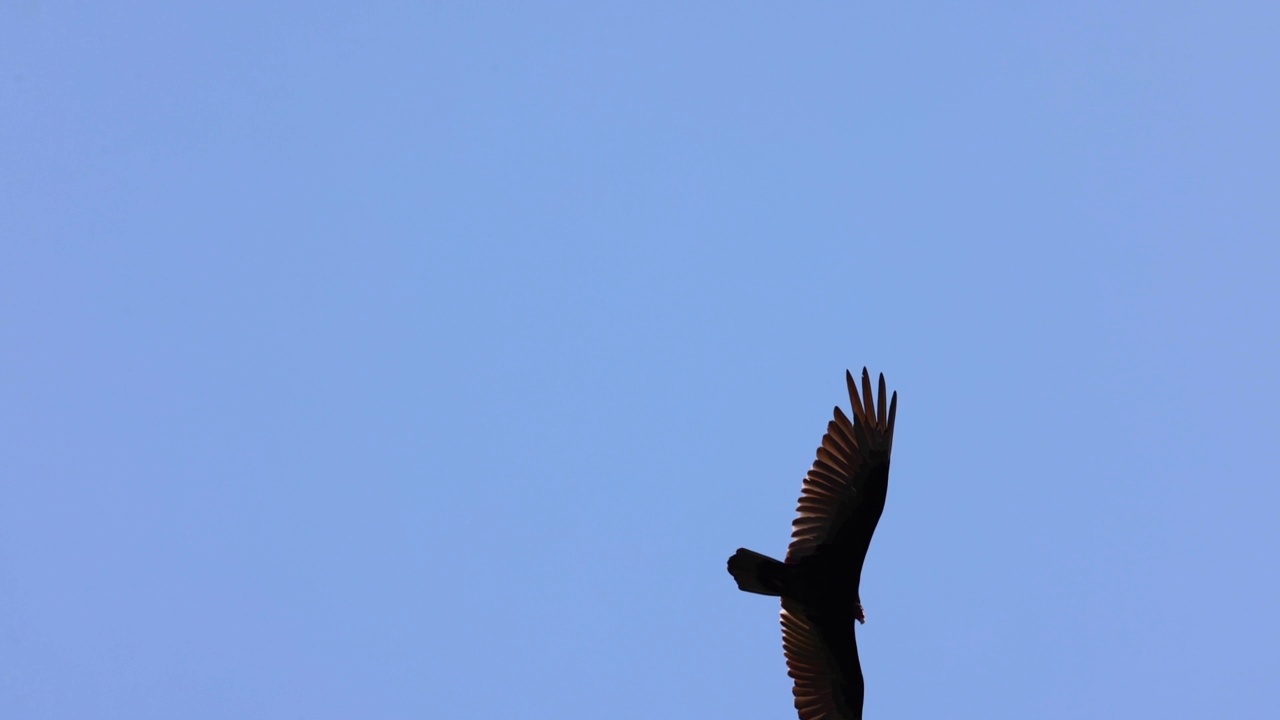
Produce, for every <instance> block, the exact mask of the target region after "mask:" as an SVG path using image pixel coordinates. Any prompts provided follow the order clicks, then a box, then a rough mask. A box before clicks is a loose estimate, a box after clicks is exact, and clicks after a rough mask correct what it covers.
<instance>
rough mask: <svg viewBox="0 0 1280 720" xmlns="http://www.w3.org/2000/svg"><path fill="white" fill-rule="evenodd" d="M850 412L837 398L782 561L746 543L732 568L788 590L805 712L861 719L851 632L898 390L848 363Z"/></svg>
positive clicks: (748, 587) (881, 494)
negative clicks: (875, 384)
mask: <svg viewBox="0 0 1280 720" xmlns="http://www.w3.org/2000/svg"><path fill="white" fill-rule="evenodd" d="M845 377H846V379H847V381H848V386H849V400H850V402H851V403H852V405H853V419H852V420H850V419H849V418H848V417H847V416H846V415H845V414H844V413H843V412H842V411H841V410H840V408H839V407H837V408H836V409H835V418H834V419H833V420H832V421H831V422H830V423H829V424H828V425H827V434H826V435H825V436H823V438H822V445H821V446H820V447H819V448H818V457H817V459H816V460H815V461H814V463H813V467H812V468H810V470H809V474H808V475H807V476H805V479H804V485H803V486H802V488H801V493H800V502H799V507H798V508H797V513H798V515H797V517H796V519H795V521H794V522H793V523H792V532H791V545H790V547H789V548H788V549H787V557H786V561H785V562H779V561H777V560H774V559H772V558H770V557H768V556H765V555H761V554H760V553H757V552H753V551H751V550H747V549H745V548H739V550H738V551H737V552H736V553H734V555H733V556H732V557H731V558H729V573H730V574H731V575H733V578H734V580H735V581H736V582H737V583H738V588H739V589H741V590H743V591H745V592H753V593H758V594H761V595H776V596H780V597H781V598H782V643H783V650H784V652H785V654H786V657H787V669H788V673H787V674H788V675H790V676H791V677H792V679H793V680H794V681H795V687H794V694H795V706H796V711H797V712H798V713H799V716H800V719H801V720H861V718H862V700H863V681H862V665H861V663H860V661H859V659H858V643H857V639H856V637H855V635H854V625H855V624H856V622H861V621H864V620H865V617H864V615H863V611H862V603H861V596H860V594H859V591H860V588H859V585H860V582H861V577H862V564H863V561H864V560H865V559H866V556H867V548H868V546H869V545H870V544H871V536H872V534H873V533H874V532H875V529H876V525H877V523H879V521H880V514H881V512H883V510H884V502H885V496H886V492H887V490H888V486H889V456H890V454H891V452H892V449H893V423H894V418H895V416H896V414H897V406H898V395H897V393H894V394H893V397H892V399H891V400H890V401H889V402H888V403H886V402H885V383H884V376H883V375H881V376H880V387H879V397H878V402H877V401H876V400H875V399H873V396H872V392H871V376H870V374H869V373H868V372H867V371H866V369H865V368H864V369H863V371H862V393H861V397H859V393H858V386H857V384H856V383H855V382H854V380H853V376H852V375H851V374H849V373H846V374H845Z"/></svg>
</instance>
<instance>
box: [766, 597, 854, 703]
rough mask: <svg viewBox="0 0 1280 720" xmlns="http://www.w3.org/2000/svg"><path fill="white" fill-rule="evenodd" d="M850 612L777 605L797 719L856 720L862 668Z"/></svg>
mask: <svg viewBox="0 0 1280 720" xmlns="http://www.w3.org/2000/svg"><path fill="white" fill-rule="evenodd" d="M853 622H854V616H853V613H852V612H842V611H836V612H834V613H830V614H819V613H817V612H816V611H814V610H812V609H809V608H805V607H804V606H802V605H801V604H800V603H798V602H796V601H794V600H790V599H783V601H782V649H783V652H785V653H786V656H787V674H788V675H790V676H791V679H792V680H793V681H794V682H795V685H794V687H793V689H792V693H794V694H795V703H796V712H797V713H799V715H800V720H855V719H858V720H860V719H861V718H862V696H863V684H862V664H861V663H860V662H859V661H858V640H857V638H856V637H855V636H854V632H853Z"/></svg>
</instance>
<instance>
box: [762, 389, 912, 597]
mask: <svg viewBox="0 0 1280 720" xmlns="http://www.w3.org/2000/svg"><path fill="white" fill-rule="evenodd" d="M844 376H845V382H846V383H847V384H848V386H849V402H850V404H851V405H852V407H853V419H852V420H850V419H849V418H848V416H846V415H845V414H844V412H843V411H841V410H840V407H839V406H836V409H835V419H834V420H832V421H831V422H830V423H828V424H827V434H826V435H823V436H822V446H821V447H819V448H818V457H817V459H816V460H814V461H813V467H812V468H810V469H809V474H808V475H806V476H805V479H804V485H803V487H802V488H801V490H800V502H799V506H798V507H797V508H796V512H797V516H796V519H795V520H794V521H793V522H792V523H791V545H790V546H789V547H788V548H787V559H786V561H787V562H788V563H793V562H798V561H799V560H800V559H802V558H804V557H807V556H809V555H812V554H813V553H814V552H815V551H817V550H818V549H819V548H820V547H826V548H827V549H828V550H834V551H836V554H838V555H845V554H847V553H851V554H856V555H857V556H858V557H857V561H858V567H857V568H850V571H851V572H858V571H860V570H861V559H862V557H864V556H865V555H866V552H867V548H866V545H867V544H869V543H870V542H871V533H872V532H873V531H874V530H875V526H876V523H878V522H879V520H880V512H881V511H882V510H883V509H884V492H883V487H880V486H881V485H883V484H884V483H887V481H888V477H889V455H890V452H891V451H892V450H893V420H894V416H895V415H896V414H897V412H898V393H896V392H895V393H894V394H893V397H892V399H890V400H889V402H888V404H887V405H888V406H887V412H886V403H885V386H884V375H883V374H882V375H880V388H879V390H880V392H879V397H878V399H875V400H873V398H872V394H871V375H870V373H868V372H867V369H866V368H863V369H862V395H861V397H859V395H858V386H857V384H856V383H855V382H854V380H853V375H852V374H850V373H849V372H848V371H846V372H845V374H844ZM873 484H874V485H876V486H877V487H874V488H872V487H869V486H870V485H873ZM869 490H874V491H875V492H874V493H872V492H868V491H869ZM873 496H874V497H873ZM832 546H834V547H832Z"/></svg>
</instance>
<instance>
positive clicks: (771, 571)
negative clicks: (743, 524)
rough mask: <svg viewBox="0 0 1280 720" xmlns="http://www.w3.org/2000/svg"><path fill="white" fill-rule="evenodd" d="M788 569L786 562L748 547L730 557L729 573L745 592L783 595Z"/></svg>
mask: <svg viewBox="0 0 1280 720" xmlns="http://www.w3.org/2000/svg"><path fill="white" fill-rule="evenodd" d="M787 569H788V568H787V565H786V563H782V562H778V561H777V560H774V559H773V558H771V557H769V556H768V555H761V554H760V553H758V552H753V551H751V550H748V549H746V548H738V552H736V553H734V554H733V557H731V558H729V574H730V575H732V576H733V579H734V580H735V581H736V582H737V583H738V589H739V590H742V591H743V592H750V593H758V594H760V595H781V594H782V591H783V589H784V588H785V587H786V580H787Z"/></svg>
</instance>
